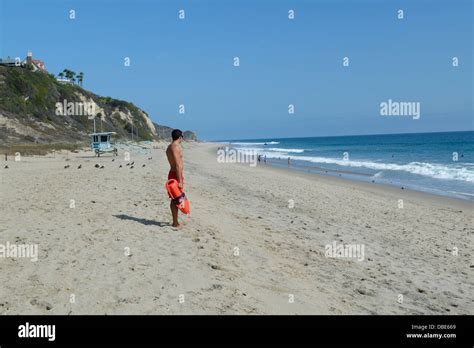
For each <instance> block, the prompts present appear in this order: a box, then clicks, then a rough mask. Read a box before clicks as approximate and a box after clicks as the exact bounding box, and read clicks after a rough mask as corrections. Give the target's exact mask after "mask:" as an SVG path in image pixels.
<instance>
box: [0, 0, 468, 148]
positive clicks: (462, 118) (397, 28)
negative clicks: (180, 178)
mask: <svg viewBox="0 0 474 348" xmlns="http://www.w3.org/2000/svg"><path fill="white" fill-rule="evenodd" d="M0 2H1V7H0V11H1V12H0V23H1V24H0V35H1V36H0V37H1V43H0V56H2V57H6V56H7V55H9V56H11V57H16V56H20V57H22V58H23V57H24V56H25V55H26V52H27V51H28V50H31V51H32V52H33V55H34V57H36V58H38V59H41V60H43V61H44V62H45V63H46V67H47V69H48V70H49V71H50V72H52V73H58V72H59V71H61V70H62V69H63V68H69V69H72V70H74V71H76V72H79V71H82V72H84V74H85V81H84V87H85V88H86V89H89V90H91V91H93V92H95V93H97V94H99V95H108V96H111V97H114V98H119V99H124V100H128V101H131V102H133V103H134V104H136V105H137V106H139V107H141V108H142V109H144V110H145V111H147V112H148V114H149V115H150V117H151V118H152V119H153V121H155V122H157V123H160V124H164V125H169V126H172V127H179V128H182V129H192V130H195V131H197V132H198V135H199V136H200V138H203V139H209V140H212V139H243V138H271V137H296V136H325V135H352V134H381V133H405V132H433V131H450V130H470V129H473V117H474V116H473V100H472V99H473V89H472V80H473V69H472V57H473V31H472V22H473V9H472V7H473V5H472V1H471V0H447V1H437V0H432V1H428V0H407V1H398V0H397V1H395V0H393V1H391V0H386V1H379V0H370V1H368V0H361V1H357V0H344V1H343V0H331V1H329V0H326V1H320V0H314V1H309V0H307V1H283V0H281V1H278V0H272V1H270V0H252V1H250V0H248V1H246V0H241V1H230V0H227V1H226V0H215V1H214V0H212V1H211V0H202V1H197V0H194V1H176V0H173V1H151V0H133V1H132V0H126V1H125V0H117V1H112V0H80V1H78V0H76V1H60V0H43V1H34V0H28V1H26V0H0ZM71 9H74V10H75V11H76V19H75V20H70V19H69V10H71ZM180 9H184V11H185V15H186V18H185V20H180V19H179V18H178V11H179V10H180ZM290 9H293V10H294V11H295V19H294V20H289V19H288V10H290ZM398 9H403V10H404V15H405V18H404V19H403V20H398V19H397V10H398ZM236 56H238V57H239V58H240V67H234V66H233V58H234V57H236ZM345 56H347V57H349V59H350V65H349V67H343V65H342V59H343V57H345ZM125 57H130V59H131V66H130V67H125V66H124V58H125ZM452 57H458V58H459V64H460V65H459V66H458V67H456V68H454V67H453V66H452V64H451V63H452ZM388 99H392V100H395V101H414V102H420V105H421V118H420V119H419V120H413V119H412V118H410V117H382V116H380V114H379V111H380V103H381V102H383V101H387V100H388ZM180 104H184V105H185V110H186V113H185V114H184V115H183V114H179V112H178V106H179V105H180ZM289 104H293V105H295V113H294V114H288V105H289Z"/></svg>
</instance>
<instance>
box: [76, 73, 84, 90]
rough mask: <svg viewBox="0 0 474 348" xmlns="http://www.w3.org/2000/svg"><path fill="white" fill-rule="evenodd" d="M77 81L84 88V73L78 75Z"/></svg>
mask: <svg viewBox="0 0 474 348" xmlns="http://www.w3.org/2000/svg"><path fill="white" fill-rule="evenodd" d="M77 79H78V81H79V84H80V85H81V87H82V81H84V73H83V72H82V71H81V72H80V73H79V75H77Z"/></svg>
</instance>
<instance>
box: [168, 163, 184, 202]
mask: <svg viewBox="0 0 474 348" xmlns="http://www.w3.org/2000/svg"><path fill="white" fill-rule="evenodd" d="M170 179H175V180H176V181H177V182H179V179H178V174H176V172H175V171H174V170H170V171H169V173H168V180H170ZM183 184H184V177H183ZM181 192H182V190H181ZM168 196H169V197H170V198H172V197H171V196H170V194H169V193H168Z"/></svg>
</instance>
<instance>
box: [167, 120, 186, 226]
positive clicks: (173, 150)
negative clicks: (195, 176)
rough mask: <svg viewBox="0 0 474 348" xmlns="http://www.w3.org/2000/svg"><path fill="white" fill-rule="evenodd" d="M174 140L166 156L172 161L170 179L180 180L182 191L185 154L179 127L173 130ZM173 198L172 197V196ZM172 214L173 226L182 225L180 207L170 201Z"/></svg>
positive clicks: (179, 184)
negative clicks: (179, 218)
mask: <svg viewBox="0 0 474 348" xmlns="http://www.w3.org/2000/svg"><path fill="white" fill-rule="evenodd" d="M171 138H172V142H171V144H170V145H168V148H167V149H166V156H167V157H168V162H169V163H170V171H169V173H168V180H170V179H175V180H177V181H178V186H179V188H180V189H181V191H183V190H184V177H183V154H182V152H181V142H182V141H183V132H181V131H180V130H179V129H174V130H173V131H172V132H171ZM170 198H171V197H170ZM170 209H171V215H172V216H173V225H172V226H173V227H181V225H180V223H179V222H178V207H177V206H176V204H175V203H174V202H173V201H171V202H170Z"/></svg>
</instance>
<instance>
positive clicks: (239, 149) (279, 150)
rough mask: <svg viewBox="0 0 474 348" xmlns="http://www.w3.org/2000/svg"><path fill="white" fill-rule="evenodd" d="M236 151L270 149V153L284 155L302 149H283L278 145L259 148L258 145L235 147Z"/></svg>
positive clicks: (300, 151)
mask: <svg viewBox="0 0 474 348" xmlns="http://www.w3.org/2000/svg"><path fill="white" fill-rule="evenodd" d="M236 149H237V150H238V151H256V152H258V153H266V152H268V151H271V152H272V153H275V152H278V153H279V154H282V155H284V154H285V153H286V154H288V153H303V152H304V149H283V148H278V147H265V148H260V147H242V148H239V147H236Z"/></svg>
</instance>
